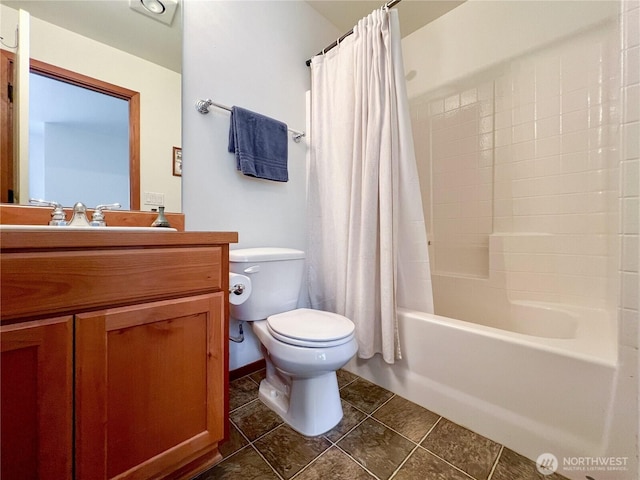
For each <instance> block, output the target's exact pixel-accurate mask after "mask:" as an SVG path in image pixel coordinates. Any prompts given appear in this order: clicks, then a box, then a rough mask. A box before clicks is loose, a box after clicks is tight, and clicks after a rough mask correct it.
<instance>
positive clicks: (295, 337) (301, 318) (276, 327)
mask: <svg viewBox="0 0 640 480" xmlns="http://www.w3.org/2000/svg"><path fill="white" fill-rule="evenodd" d="M267 329H268V331H269V333H270V334H271V335H272V336H273V337H274V338H276V339H277V340H279V341H281V342H284V343H288V344H289V345H295V346H299V347H310V348H328V347H336V346H338V345H342V344H344V343H347V342H349V341H350V340H351V339H352V338H353V336H354V335H355V325H354V324H353V322H352V321H351V320H349V319H348V318H346V317H343V316H342V315H338V314H337V313H331V312H324V311H321V310H311V309H308V308H299V309H296V310H290V311H288V312H284V313H279V314H277V315H271V316H270V317H269V318H267Z"/></svg>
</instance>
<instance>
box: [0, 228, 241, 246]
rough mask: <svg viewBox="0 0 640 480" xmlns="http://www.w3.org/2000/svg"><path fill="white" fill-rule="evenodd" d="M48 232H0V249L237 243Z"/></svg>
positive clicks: (188, 236)
mask: <svg viewBox="0 0 640 480" xmlns="http://www.w3.org/2000/svg"><path fill="white" fill-rule="evenodd" d="M59 228H60V230H57V229H55V230H54V231H49V232H24V231H23V232H16V231H0V249H1V250H2V251H3V252H4V251H20V250H34V249H35V250H42V249H66V250H72V249H81V248H87V249H88V248H114V247H115V248H117V247H140V248H148V247H171V246H175V247H189V246H198V245H211V244H223V243H237V242H238V232H173V231H162V228H158V231H157V232H155V231H154V232H123V231H114V232H110V231H108V230H101V231H96V232H88V231H72V230H70V229H69V230H65V227H59Z"/></svg>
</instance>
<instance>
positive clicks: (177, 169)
mask: <svg viewBox="0 0 640 480" xmlns="http://www.w3.org/2000/svg"><path fill="white" fill-rule="evenodd" d="M173 176H174V177H181V176H182V148H180V147H173Z"/></svg>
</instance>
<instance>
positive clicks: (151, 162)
mask: <svg viewBox="0 0 640 480" xmlns="http://www.w3.org/2000/svg"><path fill="white" fill-rule="evenodd" d="M17 19H18V12H17V11H16V10H14V9H12V8H9V7H7V6H6V5H0V26H1V28H2V35H3V36H5V43H7V44H9V45H12V44H13V43H14V42H13V32H14V31H15V26H16V24H17ZM2 48H5V47H2ZM31 58H33V59H36V60H40V61H42V62H45V63H49V64H52V65H57V66H59V67H61V68H64V69H66V70H71V71H74V72H78V73H81V74H84V75H88V76H90V77H93V78H97V79H99V80H103V81H105V82H108V83H112V84H115V85H119V86H121V87H124V88H127V89H130V90H134V91H137V92H140V195H141V197H142V198H141V200H140V206H141V209H143V210H149V209H150V208H151V207H150V206H146V205H144V194H143V192H145V191H148V192H159V193H164V194H165V207H166V210H167V211H168V212H169V211H171V212H180V211H181V210H182V205H181V193H180V192H181V179H180V177H174V176H173V175H172V167H173V160H172V155H173V147H174V146H177V147H179V146H181V117H180V115H181V113H180V112H181V78H180V77H181V75H180V74H178V73H176V72H174V71H172V70H169V69H167V68H164V67H160V66H159V65H156V64H154V63H151V62H149V61H147V60H143V59H141V58H139V57H135V56H133V55H130V54H128V53H125V52H123V51H121V50H116V49H114V48H112V47H109V46H107V45H105V44H102V43H99V42H96V41H94V40H91V39H89V38H87V37H83V36H81V35H78V34H76V33H73V32H70V31H69V30H65V29H62V28H59V27H57V26H55V25H53V24H50V23H47V22H43V21H42V20H40V19H38V18H35V17H31ZM150 79H152V80H150Z"/></svg>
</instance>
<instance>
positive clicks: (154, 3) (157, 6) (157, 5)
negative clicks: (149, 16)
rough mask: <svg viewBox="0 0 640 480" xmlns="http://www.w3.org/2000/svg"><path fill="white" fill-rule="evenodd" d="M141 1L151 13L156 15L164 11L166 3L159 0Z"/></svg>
mask: <svg viewBox="0 0 640 480" xmlns="http://www.w3.org/2000/svg"><path fill="white" fill-rule="evenodd" d="M140 3H141V4H142V6H143V7H144V8H146V9H147V10H148V11H149V12H151V13H154V14H156V15H162V14H163V13H164V10H165V8H164V4H163V3H162V2H160V1H159V0H140Z"/></svg>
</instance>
